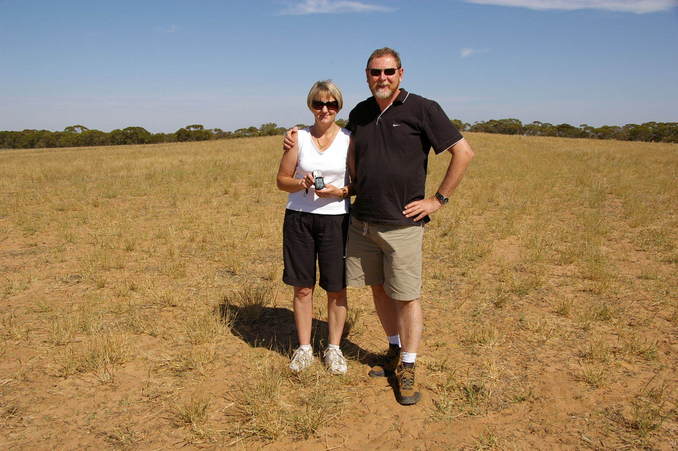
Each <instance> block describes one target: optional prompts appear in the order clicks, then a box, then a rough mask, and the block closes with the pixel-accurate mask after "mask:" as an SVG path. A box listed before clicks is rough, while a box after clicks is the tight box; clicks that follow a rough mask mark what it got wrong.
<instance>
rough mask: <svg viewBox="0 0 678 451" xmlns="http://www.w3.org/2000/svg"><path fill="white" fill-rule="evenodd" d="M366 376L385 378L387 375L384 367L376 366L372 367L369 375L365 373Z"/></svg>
mask: <svg viewBox="0 0 678 451" xmlns="http://www.w3.org/2000/svg"><path fill="white" fill-rule="evenodd" d="M367 375H368V376H370V377H386V376H388V373H387V372H386V370H385V369H384V367H382V366H379V365H377V366H374V367H372V369H371V370H370V372H369V373H367Z"/></svg>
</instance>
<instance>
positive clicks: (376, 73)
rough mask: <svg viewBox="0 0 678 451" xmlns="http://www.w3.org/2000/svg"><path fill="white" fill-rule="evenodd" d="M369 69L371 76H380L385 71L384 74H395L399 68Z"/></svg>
mask: <svg viewBox="0 0 678 451" xmlns="http://www.w3.org/2000/svg"><path fill="white" fill-rule="evenodd" d="M367 70H368V71H370V75H371V76H373V77H378V76H380V75H381V73H382V72H384V75H388V76H391V75H395V73H396V71H397V70H398V69H395V68H393V67H390V68H388V69H367Z"/></svg>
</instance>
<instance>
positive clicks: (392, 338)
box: [388, 334, 400, 346]
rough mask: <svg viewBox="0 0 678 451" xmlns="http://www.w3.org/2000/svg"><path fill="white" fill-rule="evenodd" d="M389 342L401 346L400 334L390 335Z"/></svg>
mask: <svg viewBox="0 0 678 451" xmlns="http://www.w3.org/2000/svg"><path fill="white" fill-rule="evenodd" d="M388 344H390V345H398V346H400V335H399V334H398V335H389V336H388Z"/></svg>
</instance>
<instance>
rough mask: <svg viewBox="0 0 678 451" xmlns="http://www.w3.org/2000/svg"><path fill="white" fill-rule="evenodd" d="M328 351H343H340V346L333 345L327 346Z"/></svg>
mask: <svg viewBox="0 0 678 451" xmlns="http://www.w3.org/2000/svg"><path fill="white" fill-rule="evenodd" d="M327 349H336V350H337V351H341V349H339V345H331V344H330V345H327Z"/></svg>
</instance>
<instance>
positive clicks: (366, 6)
mask: <svg viewBox="0 0 678 451" xmlns="http://www.w3.org/2000/svg"><path fill="white" fill-rule="evenodd" d="M390 11H393V8H388V7H386V6H381V5H374V4H370V3H364V2H355V1H344V0H303V1H301V2H299V3H296V4H293V5H290V6H289V7H287V8H286V9H284V10H283V11H282V12H281V14H284V15H305V14H339V13H366V12H390Z"/></svg>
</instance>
